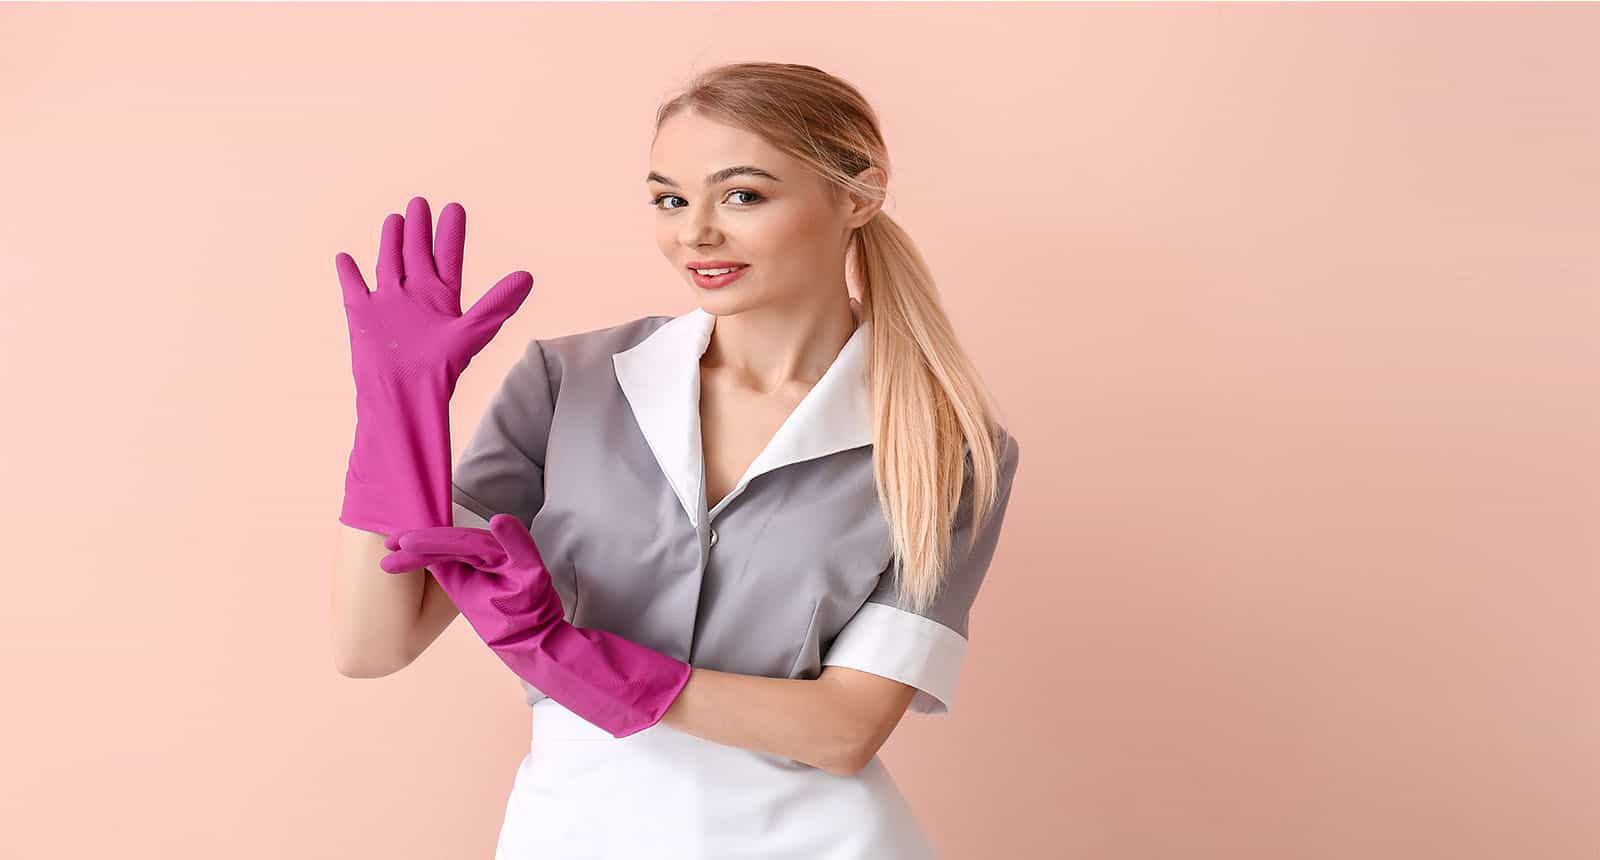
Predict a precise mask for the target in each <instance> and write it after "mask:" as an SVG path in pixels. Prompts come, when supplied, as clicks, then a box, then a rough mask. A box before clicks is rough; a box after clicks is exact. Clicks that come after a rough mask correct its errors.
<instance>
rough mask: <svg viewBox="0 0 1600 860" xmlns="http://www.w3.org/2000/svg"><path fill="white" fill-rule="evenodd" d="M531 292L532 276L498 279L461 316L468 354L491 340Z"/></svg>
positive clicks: (518, 273)
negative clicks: (498, 281)
mask: <svg viewBox="0 0 1600 860" xmlns="http://www.w3.org/2000/svg"><path fill="white" fill-rule="evenodd" d="M531 292H533V275H530V274H528V273H527V272H524V271H522V270H520V269H519V270H517V271H515V272H512V273H511V274H509V275H506V276H505V277H503V278H501V279H500V283H498V284H495V285H494V286H493V287H490V288H489V292H487V293H484V294H483V297H482V298H479V299H478V300H477V301H476V302H473V304H472V307H471V308H470V309H468V310H467V312H466V313H464V314H462V315H461V323H460V324H461V325H462V326H463V327H464V328H465V329H466V331H467V343H468V345H469V346H470V347H471V349H472V354H473V355H477V353H478V350H481V349H483V347H484V346H485V345H486V344H488V343H489V341H491V340H494V336H495V335H496V334H497V333H499V331H500V326H502V325H504V324H505V321H506V320H508V319H510V318H511V315H512V314H514V313H516V312H517V309H518V308H520V307H522V303H523V302H524V301H526V300H527V298H528V294H529V293H531Z"/></svg>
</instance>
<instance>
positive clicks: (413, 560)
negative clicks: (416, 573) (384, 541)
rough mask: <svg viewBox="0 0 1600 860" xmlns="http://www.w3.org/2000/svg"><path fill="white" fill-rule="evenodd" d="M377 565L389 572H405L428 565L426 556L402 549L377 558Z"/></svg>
mask: <svg viewBox="0 0 1600 860" xmlns="http://www.w3.org/2000/svg"><path fill="white" fill-rule="evenodd" d="M378 566H379V567H381V568H383V569H384V570H386V571H388V572H389V573H405V572H406V571H411V570H421V569H423V568H424V567H427V566H428V557H427V556H425V555H423V554H422V553H419V552H412V551H410V550H406V549H402V550H396V551H394V552H391V553H389V554H388V555H386V556H384V557H383V558H380V559H378Z"/></svg>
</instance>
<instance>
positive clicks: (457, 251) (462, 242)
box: [433, 203, 467, 291]
mask: <svg viewBox="0 0 1600 860" xmlns="http://www.w3.org/2000/svg"><path fill="white" fill-rule="evenodd" d="M438 234H439V235H438V237H437V238H436V239H435V240H434V244H433V264H434V265H435V266H437V267H438V269H439V280H441V281H444V282H445V283H446V284H449V285H450V286H452V287H455V288H456V290H457V291H459V290H460V289H461V260H462V257H463V256H464V255H465V253H466V245H467V210H466V209H463V208H462V206H461V204H460V203H449V204H446V205H445V207H444V208H443V209H441V210H439V230H438Z"/></svg>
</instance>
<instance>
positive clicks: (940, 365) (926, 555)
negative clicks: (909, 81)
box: [655, 62, 1003, 612]
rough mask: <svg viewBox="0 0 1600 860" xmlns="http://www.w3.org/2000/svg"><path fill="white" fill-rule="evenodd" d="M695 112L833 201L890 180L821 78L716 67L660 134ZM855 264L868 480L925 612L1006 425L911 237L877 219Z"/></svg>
mask: <svg viewBox="0 0 1600 860" xmlns="http://www.w3.org/2000/svg"><path fill="white" fill-rule="evenodd" d="M691 109H692V110H694V111H697V112H700V113H703V114H705V115H706V116H708V117H710V118H712V119H715V120H716V121H718V122H721V123H724V124H727V125H731V126H734V127H737V128H742V129H744V130H746V131H749V132H751V133H752V134H755V135H758V136H760V137H761V138H763V139H764V140H766V141H767V142H768V143H769V144H771V145H772V146H773V147H775V148H777V149H779V150H781V151H783V152H784V153H786V154H788V155H790V156H792V157H794V158H796V159H798V160H800V161H802V162H804V163H805V164H807V165H808V166H810V167H811V168H812V169H814V170H815V171H816V172H817V173H818V174H820V175H821V176H822V177H823V178H825V179H826V180H827V181H829V182H831V183H833V184H834V185H835V187H836V190H837V189H848V190H849V191H850V192H853V193H856V194H860V195H862V196H866V197H870V198H875V199H883V198H884V197H885V196H886V193H887V189H886V187H879V186H873V185H867V184H865V183H863V182H862V181H861V180H859V179H858V178H857V174H859V173H860V172H861V171H863V170H865V169H867V168H869V167H874V166H876V167H880V168H882V169H883V171H884V173H885V175H886V176H887V175H888V173H889V158H888V152H887V149H886V147H885V146H884V142H883V136H882V134H881V132H880V131H879V128H878V118H877V115H876V113H875V112H874V111H873V109H872V107H871V106H870V105H869V104H868V103H867V101H866V99H865V98H864V97H863V96H862V95H861V93H860V92H859V91H857V90H856V88H855V87H853V86H851V85H850V84H848V83H846V82H845V81H842V80H840V79H839V78H836V77H834V76H832V75H829V74H827V73H826V72H823V71H822V70H820V69H817V68H814V67H812V66H805V65H795V64H790V63H766V62H748V63H731V64H727V65H722V66H717V67H715V68H712V69H709V70H707V71H704V72H701V73H699V74H697V75H695V76H694V77H693V78H692V79H691V81H690V82H689V83H688V85H687V86H686V87H685V88H684V89H683V91H682V92H681V93H679V94H678V95H676V96H674V97H672V98H671V99H670V100H668V101H666V102H665V103H663V104H662V105H661V107H660V108H659V109H658V110H657V111H656V125H655V127H656V129H657V130H658V131H659V130H660V128H661V126H662V124H663V123H665V122H666V121H667V119H668V118H670V117H672V116H673V115H675V114H677V113H678V112H680V111H683V110H691ZM848 253H850V254H853V265H852V266H851V267H850V272H851V274H852V275H853V276H854V279H855V281H856V283H857V285H858V289H859V290H860V293H861V310H862V317H863V319H864V320H866V321H867V322H869V323H871V325H872V352H871V355H870V356H869V358H868V360H867V376H868V379H869V380H870V389H871V392H872V413H873V477H874V481H875V482H876V485H877V493H878V501H879V505H880V507H881V508H882V509H883V512H884V515H885V517H886V518H887V519H888V521H889V524H890V534H891V541H892V549H893V553H894V561H893V563H892V565H891V566H892V567H894V568H895V573H896V575H897V576H898V577H899V590H900V600H901V602H902V603H905V604H908V605H910V606H911V607H913V608H914V609H915V611H919V612H920V611H923V610H925V609H926V608H927V607H928V606H929V604H931V603H932V601H933V599H934V597H935V595H936V594H937V592H938V589H939V586H940V584H941V583H942V582H943V578H944V570H945V567H946V565H947V560H948V557H949V553H950V550H951V548H952V547H951V533H952V529H953V525H954V519H955V516H956V514H957V510H958V508H959V506H960V502H961V493H962V488H963V484H964V482H965V481H966V479H967V475H966V470H967V463H968V460H969V459H970V463H971V474H972V476H973V480H974V487H973V500H972V515H973V517H974V527H973V528H972V529H971V530H970V531H969V534H970V535H971V537H972V539H974V540H975V539H976V537H977V536H978V534H979V533H980V532H981V530H982V523H983V522H984V521H985V520H987V519H988V517H989V515H990V512H991V511H992V509H993V507H994V505H995V501H996V493H997V490H998V487H999V480H1000V475H999V454H998V450H997V448H998V445H999V442H1000V441H1001V436H1002V435H1003V434H1002V433H1001V432H1000V431H1001V429H1002V428H1001V426H1000V424H999V422H998V420H997V418H996V411H995V409H994V408H993V407H992V405H991V403H992V398H991V397H990V394H989V391H988V389H987V388H986V387H985V386H984V385H983V383H982V381H981V380H980V378H979V376H978V372H977V368H976V366H975V365H974V364H973V363H972V361H971V360H970V359H969V358H968V357H967V355H966V353H964V352H963V351H962V349H961V346H960V344H958V343H957V341H956V335H955V331H954V329H953V328H952V326H951V324H950V318H949V317H948V316H947V315H946V314H945V312H944V308H943V306H942V305H941V304H940V302H939V293H938V290H937V288H936V287H935V286H934V279H933V273H932V272H931V271H930V270H929V268H928V264H927V263H926V261H924V260H923V258H922V255H921V254H920V253H919V252H918V251H917V248H916V245H915V244H914V243H913V242H912V240H911V237H910V235H908V234H907V233H906V231H905V230H903V229H901V227H900V225H899V224H896V223H895V221H894V219H893V218H890V217H889V215H888V213H886V212H884V211H883V210H882V209H881V208H880V209H879V211H878V213H877V214H876V215H875V216H874V217H873V218H872V219H871V220H869V221H867V222H866V224H864V225H863V226H861V227H859V228H857V229H856V230H855V231H854V232H853V234H852V236H851V239H850V247H849V252H848ZM969 546H970V542H969Z"/></svg>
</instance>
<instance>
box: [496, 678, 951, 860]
mask: <svg viewBox="0 0 1600 860" xmlns="http://www.w3.org/2000/svg"><path fill="white" fill-rule="evenodd" d="M531 710H532V712H533V731H532V742H531V744H530V746H529V750H528V754H527V755H526V756H525V757H524V758H523V760H522V765H521V766H520V767H519V768H518V769H517V777H516V781H515V783H514V784H513V786H512V789H511V795H510V798H509V799H508V800H507V801H506V814H505V822H504V824H503V825H502V826H501V829H500V841H499V843H498V845H497V846H496V848H495V860H735V858H739V860H746V858H748V860H758V858H759V860H927V858H933V857H935V856H936V855H935V854H934V851H933V847H932V845H931V844H930V843H929V842H928V840H927V837H926V836H925V835H924V834H923V833H922V830H921V828H920V827H919V826H918V825H917V821H916V818H915V817H914V816H913V814H912V812H911V808H910V806H909V805H908V804H907V803H906V800H905V798H904V797H903V796H901V794H900V791H899V789H898V788H897V787H896V786H895V784H894V781H893V780H892V779H890V777H889V772H888V770H887V769H886V768H885V767H884V766H883V763H882V762H881V761H880V760H879V759H878V757H877V756H873V758H872V762H871V764H869V765H867V766H866V768H864V769H863V770H862V771H861V772H860V773H857V774H855V775H852V776H840V775H837V774H831V773H828V772H827V771H825V770H822V769H820V768H816V767H812V766H811V765H808V764H805V763H803V762H798V761H795V760H794V759H789V758H784V757H782V756H776V755H770V754H766V753H759V752H754V751H751V750H744V749H739V748H738V747H733V746H728V745H726V744H719V743H716V742H714V741H709V740H706V739H704V738H701V737H697V736H695V735H691V734H688V733H686V732H682V731H679V730H677V729H675V728H673V727H671V726H668V725H666V724H664V723H657V724H655V725H653V726H651V727H650V728H648V729H645V730H643V731H640V732H636V733H634V734H632V735H629V736H628V737H625V738H614V737H612V736H611V735H610V734H608V733H607V732H606V731H605V730H603V729H600V728H598V727H596V726H594V725H593V724H591V723H589V722H588V721H587V720H585V719H583V718H582V717H579V716H577V715H576V714H574V713H572V712H571V711H569V710H567V709H566V708H565V707H564V706H562V705H560V704H558V703H557V702H556V701H555V700H554V699H549V698H545V699H540V700H539V701H538V702H536V703H535V704H534V705H533V706H532V708H531Z"/></svg>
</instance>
